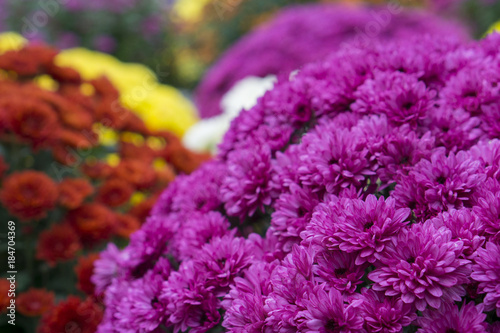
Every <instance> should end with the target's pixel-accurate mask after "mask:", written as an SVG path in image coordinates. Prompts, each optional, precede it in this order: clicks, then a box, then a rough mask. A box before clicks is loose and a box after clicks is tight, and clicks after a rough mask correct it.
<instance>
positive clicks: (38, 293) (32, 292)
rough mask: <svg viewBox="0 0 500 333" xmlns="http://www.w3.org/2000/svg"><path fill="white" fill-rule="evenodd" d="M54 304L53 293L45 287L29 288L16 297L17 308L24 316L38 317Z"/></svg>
mask: <svg viewBox="0 0 500 333" xmlns="http://www.w3.org/2000/svg"><path fill="white" fill-rule="evenodd" d="M52 305H54V293H53V292H51V291H48V290H46V289H35V288H31V289H29V290H28V291H25V292H24V293H21V294H19V296H18V297H17V309H18V310H19V313H21V314H22V315H24V316H26V317H38V316H41V315H42V314H44V313H45V312H47V311H48V310H49V309H50V308H51V307H52Z"/></svg>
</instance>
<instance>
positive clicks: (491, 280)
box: [471, 242, 500, 316]
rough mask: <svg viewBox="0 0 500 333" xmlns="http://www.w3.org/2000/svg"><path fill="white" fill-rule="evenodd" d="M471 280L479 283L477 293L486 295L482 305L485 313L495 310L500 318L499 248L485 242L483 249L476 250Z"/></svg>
mask: <svg viewBox="0 0 500 333" xmlns="http://www.w3.org/2000/svg"><path fill="white" fill-rule="evenodd" d="M471 277H472V279H474V280H475V281H478V282H479V286H478V291H479V293H482V294H486V296H485V297H484V305H485V308H486V310H487V311H491V310H496V313H497V316H500V246H499V245H497V244H495V243H492V242H487V243H486V246H485V248H480V249H478V250H477V257H476V258H475V264H474V265H473V266H472V274H471Z"/></svg>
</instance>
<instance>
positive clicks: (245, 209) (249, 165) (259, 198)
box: [221, 147, 272, 219]
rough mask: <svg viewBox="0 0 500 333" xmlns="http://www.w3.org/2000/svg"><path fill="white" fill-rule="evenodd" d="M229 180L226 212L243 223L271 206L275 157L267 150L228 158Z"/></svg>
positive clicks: (237, 153)
mask: <svg viewBox="0 0 500 333" xmlns="http://www.w3.org/2000/svg"><path fill="white" fill-rule="evenodd" d="M227 163H228V166H227V168H228V169H227V173H228V174H227V176H226V177H225V178H224V182H223V184H222V188H221V196H222V199H223V200H224V201H225V202H226V205H225V207H226V211H227V213H228V214H229V215H231V216H237V217H240V218H241V219H243V218H244V217H245V216H247V215H248V216H252V215H253V214H254V213H255V211H256V210H257V209H260V210H261V211H263V208H264V205H269V204H270V203H271V199H272V198H271V188H270V186H269V182H270V180H271V153H270V151H269V149H266V147H262V149H260V150H259V151H252V150H250V149H249V150H241V151H235V152H234V153H232V154H230V155H229V157H228V162H227Z"/></svg>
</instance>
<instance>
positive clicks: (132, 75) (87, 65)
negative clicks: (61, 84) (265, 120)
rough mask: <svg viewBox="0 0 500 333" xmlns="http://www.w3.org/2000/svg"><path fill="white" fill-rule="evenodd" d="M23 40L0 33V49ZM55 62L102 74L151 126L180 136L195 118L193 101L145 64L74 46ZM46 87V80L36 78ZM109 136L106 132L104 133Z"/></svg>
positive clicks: (88, 73)
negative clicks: (165, 82) (159, 79)
mask: <svg viewBox="0 0 500 333" xmlns="http://www.w3.org/2000/svg"><path fill="white" fill-rule="evenodd" d="M25 43H26V40H25V39H24V38H23V37H22V36H20V35H18V34H15V33H4V34H0V53H2V52H5V51H7V50H12V49H16V48H17V49H19V48H20V47H22V46H23V45H24V44H25ZM56 63H57V64H58V65H60V66H67V67H71V68H74V69H76V70H77V71H78V72H79V73H80V75H81V76H82V77H83V78H84V79H86V80H90V79H94V78H97V77H99V76H102V75H106V76H107V77H108V78H109V80H110V81H111V82H112V83H113V85H114V86H115V87H116V88H117V89H118V90H119V92H120V99H121V102H122V103H123V105H124V106H125V107H127V108H129V109H130V110H132V111H133V112H135V113H136V114H137V115H138V116H139V117H141V118H142V119H143V120H144V122H145V123H146V126H147V127H148V128H150V129H154V130H169V131H172V132H174V133H175V134H177V135H179V136H182V135H184V133H185V132H186V131H187V129H188V128H189V127H191V126H192V125H193V124H195V123H196V122H197V121H198V117H197V114H196V111H195V108H194V106H193V104H192V103H191V102H190V101H189V100H187V99H186V98H185V97H184V96H183V95H182V94H181V93H180V92H179V91H178V90H177V89H175V88H173V87H170V86H167V85H162V84H160V83H159V82H158V79H157V77H156V75H155V74H154V73H153V72H152V71H151V70H150V69H149V68H147V67H146V66H143V65H140V64H133V63H123V62H120V61H119V60H118V59H116V58H114V57H113V56H110V55H108V54H105V53H101V52H96V51H91V50H87V49H84V48H74V49H69V50H64V51H61V52H60V53H59V54H58V56H57V58H56ZM39 84H41V85H42V86H44V87H45V88H47V89H50V88H51V86H52V85H51V83H50V82H45V81H44V80H39ZM108 137H109V136H108Z"/></svg>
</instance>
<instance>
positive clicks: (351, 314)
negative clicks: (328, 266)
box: [297, 285, 363, 333]
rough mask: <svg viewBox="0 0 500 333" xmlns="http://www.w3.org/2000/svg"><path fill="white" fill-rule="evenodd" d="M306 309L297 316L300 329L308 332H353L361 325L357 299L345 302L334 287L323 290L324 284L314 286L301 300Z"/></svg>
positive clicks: (361, 320) (357, 330)
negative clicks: (300, 322)
mask: <svg viewBox="0 0 500 333" xmlns="http://www.w3.org/2000/svg"><path fill="white" fill-rule="evenodd" d="M303 302H304V305H305V307H306V310H304V311H301V312H300V313H299V314H298V315H297V317H298V318H300V320H301V321H302V324H301V325H300V331H302V332H310V333H336V332H338V333H340V332H345V333H355V332H360V331H361V329H362V327H363V319H362V317H361V316H360V313H359V310H358V309H356V306H359V301H353V303H352V304H346V302H345V301H344V297H343V296H342V294H341V293H340V292H339V291H338V290H336V289H335V288H331V289H330V290H325V288H324V285H319V286H316V287H314V288H313V289H312V290H311V291H310V292H309V293H308V294H307V298H306V299H305V300H304V301H303Z"/></svg>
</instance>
